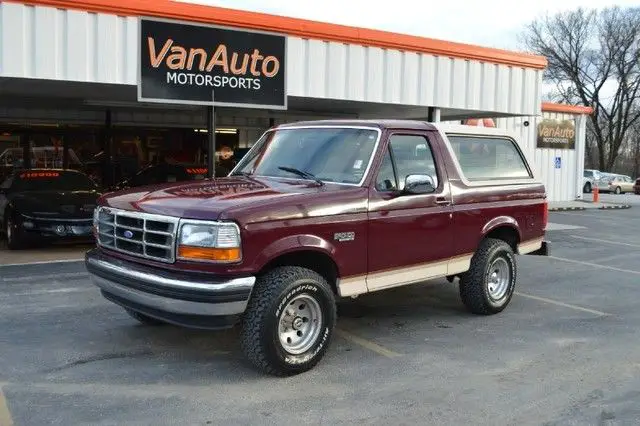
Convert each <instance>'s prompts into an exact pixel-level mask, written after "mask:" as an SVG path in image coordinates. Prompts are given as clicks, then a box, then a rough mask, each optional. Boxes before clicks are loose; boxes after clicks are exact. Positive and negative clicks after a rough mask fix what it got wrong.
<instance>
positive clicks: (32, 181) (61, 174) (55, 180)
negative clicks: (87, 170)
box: [11, 170, 96, 192]
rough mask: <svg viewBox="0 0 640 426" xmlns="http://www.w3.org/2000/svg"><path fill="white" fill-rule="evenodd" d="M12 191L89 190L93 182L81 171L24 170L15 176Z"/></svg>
mask: <svg viewBox="0 0 640 426" xmlns="http://www.w3.org/2000/svg"><path fill="white" fill-rule="evenodd" d="M11 189H12V190H14V191H18V192H20V191H91V190H94V189H96V185H95V183H94V182H93V181H92V180H91V179H89V177H88V176H87V175H85V174H82V173H77V172H67V171H58V170H55V171H54V170H51V171H48V170H25V171H24V172H21V173H19V174H17V175H16V176H15V179H14V180H13V185H12V186H11Z"/></svg>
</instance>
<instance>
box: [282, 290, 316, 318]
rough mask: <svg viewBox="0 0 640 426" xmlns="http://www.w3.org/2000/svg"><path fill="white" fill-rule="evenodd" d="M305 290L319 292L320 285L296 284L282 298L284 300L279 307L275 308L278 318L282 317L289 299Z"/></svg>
mask: <svg viewBox="0 0 640 426" xmlns="http://www.w3.org/2000/svg"><path fill="white" fill-rule="evenodd" d="M304 291H312V292H314V293H317V292H318V286H317V285H315V284H300V285H296V286H295V287H294V288H293V289H291V290H290V291H289V292H288V293H287V294H286V295H285V296H284V297H283V298H282V300H281V301H280V303H279V304H278V308H277V309H276V310H275V317H276V319H279V318H280V314H281V313H282V310H283V309H284V307H285V306H286V305H287V304H288V303H289V301H291V299H293V297H294V296H296V295H297V294H299V293H302V292H304Z"/></svg>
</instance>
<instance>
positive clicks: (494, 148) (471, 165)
mask: <svg viewBox="0 0 640 426" xmlns="http://www.w3.org/2000/svg"><path fill="white" fill-rule="evenodd" d="M448 138H449V141H450V142H451V146H452V148H453V151H454V153H455V155H456V157H457V159H458V162H459V163H460V167H461V168H462V173H464V175H465V177H466V178H467V179H469V180H470V181H477V180H496V179H522V178H524V179H527V178H530V177H531V173H530V172H529V169H528V168H527V164H526V162H525V160H524V158H523V157H522V154H521V153H520V151H519V150H518V148H517V146H516V144H515V142H514V141H513V140H511V139H509V138H506V137H485V136H473V135H448Z"/></svg>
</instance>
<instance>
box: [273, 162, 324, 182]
mask: <svg viewBox="0 0 640 426" xmlns="http://www.w3.org/2000/svg"><path fill="white" fill-rule="evenodd" d="M278 168H279V169H280V170H284V171H285V172H289V173H293V174H296V175H298V176H300V177H303V178H305V179H311V180H314V181H316V182H317V183H318V184H320V185H324V182H323V181H321V180H320V179H318V178H317V177H316V176H315V175H314V174H313V173H309V172H303V171H302V170H298V169H295V168H293V167H282V166H281V167H278Z"/></svg>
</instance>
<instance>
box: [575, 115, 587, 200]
mask: <svg viewBox="0 0 640 426" xmlns="http://www.w3.org/2000/svg"><path fill="white" fill-rule="evenodd" d="M586 147H587V116H586V115H584V114H580V115H578V116H576V145H575V149H576V170H575V173H576V196H577V198H580V199H582V198H583V194H582V178H583V175H584V161H585V152H586Z"/></svg>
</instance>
